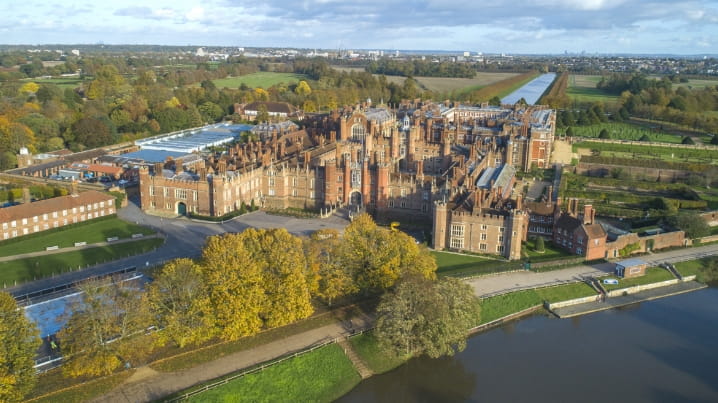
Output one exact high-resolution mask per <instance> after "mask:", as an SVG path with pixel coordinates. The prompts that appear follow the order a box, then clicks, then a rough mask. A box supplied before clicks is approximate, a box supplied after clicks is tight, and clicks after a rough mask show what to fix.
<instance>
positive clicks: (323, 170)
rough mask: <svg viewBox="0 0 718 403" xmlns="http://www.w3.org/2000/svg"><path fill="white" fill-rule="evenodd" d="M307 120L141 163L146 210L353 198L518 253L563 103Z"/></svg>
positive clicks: (378, 211)
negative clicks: (520, 181)
mask: <svg viewBox="0 0 718 403" xmlns="http://www.w3.org/2000/svg"><path fill="white" fill-rule="evenodd" d="M301 125H302V128H299V127H298V126H296V125H295V124H271V125H270V124H267V125H263V126H261V127H260V128H258V129H257V130H253V133H254V135H252V136H249V137H248V138H247V140H246V141H236V142H234V143H230V145H228V146H226V148H225V151H224V152H221V153H219V152H214V153H206V154H202V155H203V158H201V159H196V160H191V161H187V162H185V161H183V160H173V159H171V158H168V159H167V160H166V161H164V162H162V163H156V164H154V165H152V166H149V167H147V166H145V167H143V168H140V172H139V176H140V195H141V206H142V209H143V210H145V211H147V212H148V213H154V214H164V215H181V214H186V213H188V212H193V213H196V214H200V215H208V216H222V215H224V214H227V213H230V212H232V211H235V210H237V209H239V208H241V205H242V203H244V204H245V205H248V204H250V203H252V202H254V203H255V204H256V205H260V206H264V207H271V208H288V207H293V208H305V209H320V208H327V207H330V206H332V207H342V206H351V207H352V208H353V209H354V210H361V211H367V212H369V213H372V214H374V215H375V216H376V217H377V218H379V219H394V218H411V219H412V220H425V221H426V222H427V223H429V222H431V223H433V226H434V237H433V240H434V246H435V247H437V248H453V249H461V250H468V251H475V252H481V253H489V254H498V255H502V256H505V257H507V258H510V259H517V258H519V257H520V242H521V240H523V239H525V237H526V232H527V229H528V226H529V221H528V214H527V212H526V211H525V209H524V206H522V202H521V196H520V195H518V196H516V195H514V192H513V185H514V181H515V179H514V175H515V173H516V171H517V170H521V171H529V170H530V169H531V167H532V166H536V167H542V168H545V167H548V166H549V159H550V155H551V146H552V142H553V136H554V130H555V113H554V111H553V110H550V109H547V108H546V107H543V106H520V105H516V106H510V107H509V106H503V107H493V106H488V105H482V106H469V105H461V104H453V105H452V104H449V103H448V102H447V103H433V102H421V101H405V102H403V103H402V104H401V105H399V107H398V108H396V109H389V108H386V107H384V106H381V105H380V106H376V107H375V106H373V105H372V104H371V101H370V100H367V102H365V103H363V104H360V105H355V106H352V107H345V108H343V109H339V110H335V111H332V112H331V113H328V114H319V115H313V116H307V117H305V119H304V120H303V121H302V122H301Z"/></svg>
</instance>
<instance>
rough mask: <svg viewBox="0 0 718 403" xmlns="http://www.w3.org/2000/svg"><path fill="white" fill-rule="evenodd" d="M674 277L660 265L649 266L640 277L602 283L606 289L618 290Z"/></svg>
mask: <svg viewBox="0 0 718 403" xmlns="http://www.w3.org/2000/svg"><path fill="white" fill-rule="evenodd" d="M674 278H675V277H673V275H672V274H671V273H669V272H668V270H666V269H663V268H660V267H649V268H648V269H647V270H646V275H645V276H641V277H633V278H627V279H622V278H619V279H618V284H604V285H603V288H605V289H606V291H612V290H618V289H621V288H627V287H633V286H636V285H643V284H649V283H657V282H660V281H666V280H672V279H674Z"/></svg>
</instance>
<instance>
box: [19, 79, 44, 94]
mask: <svg viewBox="0 0 718 403" xmlns="http://www.w3.org/2000/svg"><path fill="white" fill-rule="evenodd" d="M39 89H40V86H39V85H37V84H36V83H33V82H32V81H30V82H27V83H25V84H23V85H22V86H21V87H20V93H21V94H34V93H36V92H37V90H39Z"/></svg>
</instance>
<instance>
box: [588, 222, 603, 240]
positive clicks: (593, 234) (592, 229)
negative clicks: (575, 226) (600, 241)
mask: <svg viewBox="0 0 718 403" xmlns="http://www.w3.org/2000/svg"><path fill="white" fill-rule="evenodd" d="M583 229H584V231H586V235H587V236H588V238H589V239H596V238H603V237H605V236H607V234H606V230H604V229H603V227H602V226H601V225H600V224H590V225H584V226H583Z"/></svg>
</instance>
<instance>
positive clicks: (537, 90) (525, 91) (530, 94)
mask: <svg viewBox="0 0 718 403" xmlns="http://www.w3.org/2000/svg"><path fill="white" fill-rule="evenodd" d="M555 78H556V73H546V74H541V75H540V76H538V77H536V78H534V79H533V80H531V81H529V82H528V83H526V85H524V86H523V87H521V88H519V89H517V90H516V91H514V92H512V93H511V94H509V95H507V96H505V97H504V99H502V100H501V103H502V104H511V105H513V104H515V103H516V102H519V100H520V99H521V98H523V99H525V100H526V103H528V104H529V105H533V104H535V103H536V102H538V100H539V98H541V95H543V93H544V92H546V89H547V88H548V87H549V86H550V85H551V83H552V82H553V80H554V79H555Z"/></svg>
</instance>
